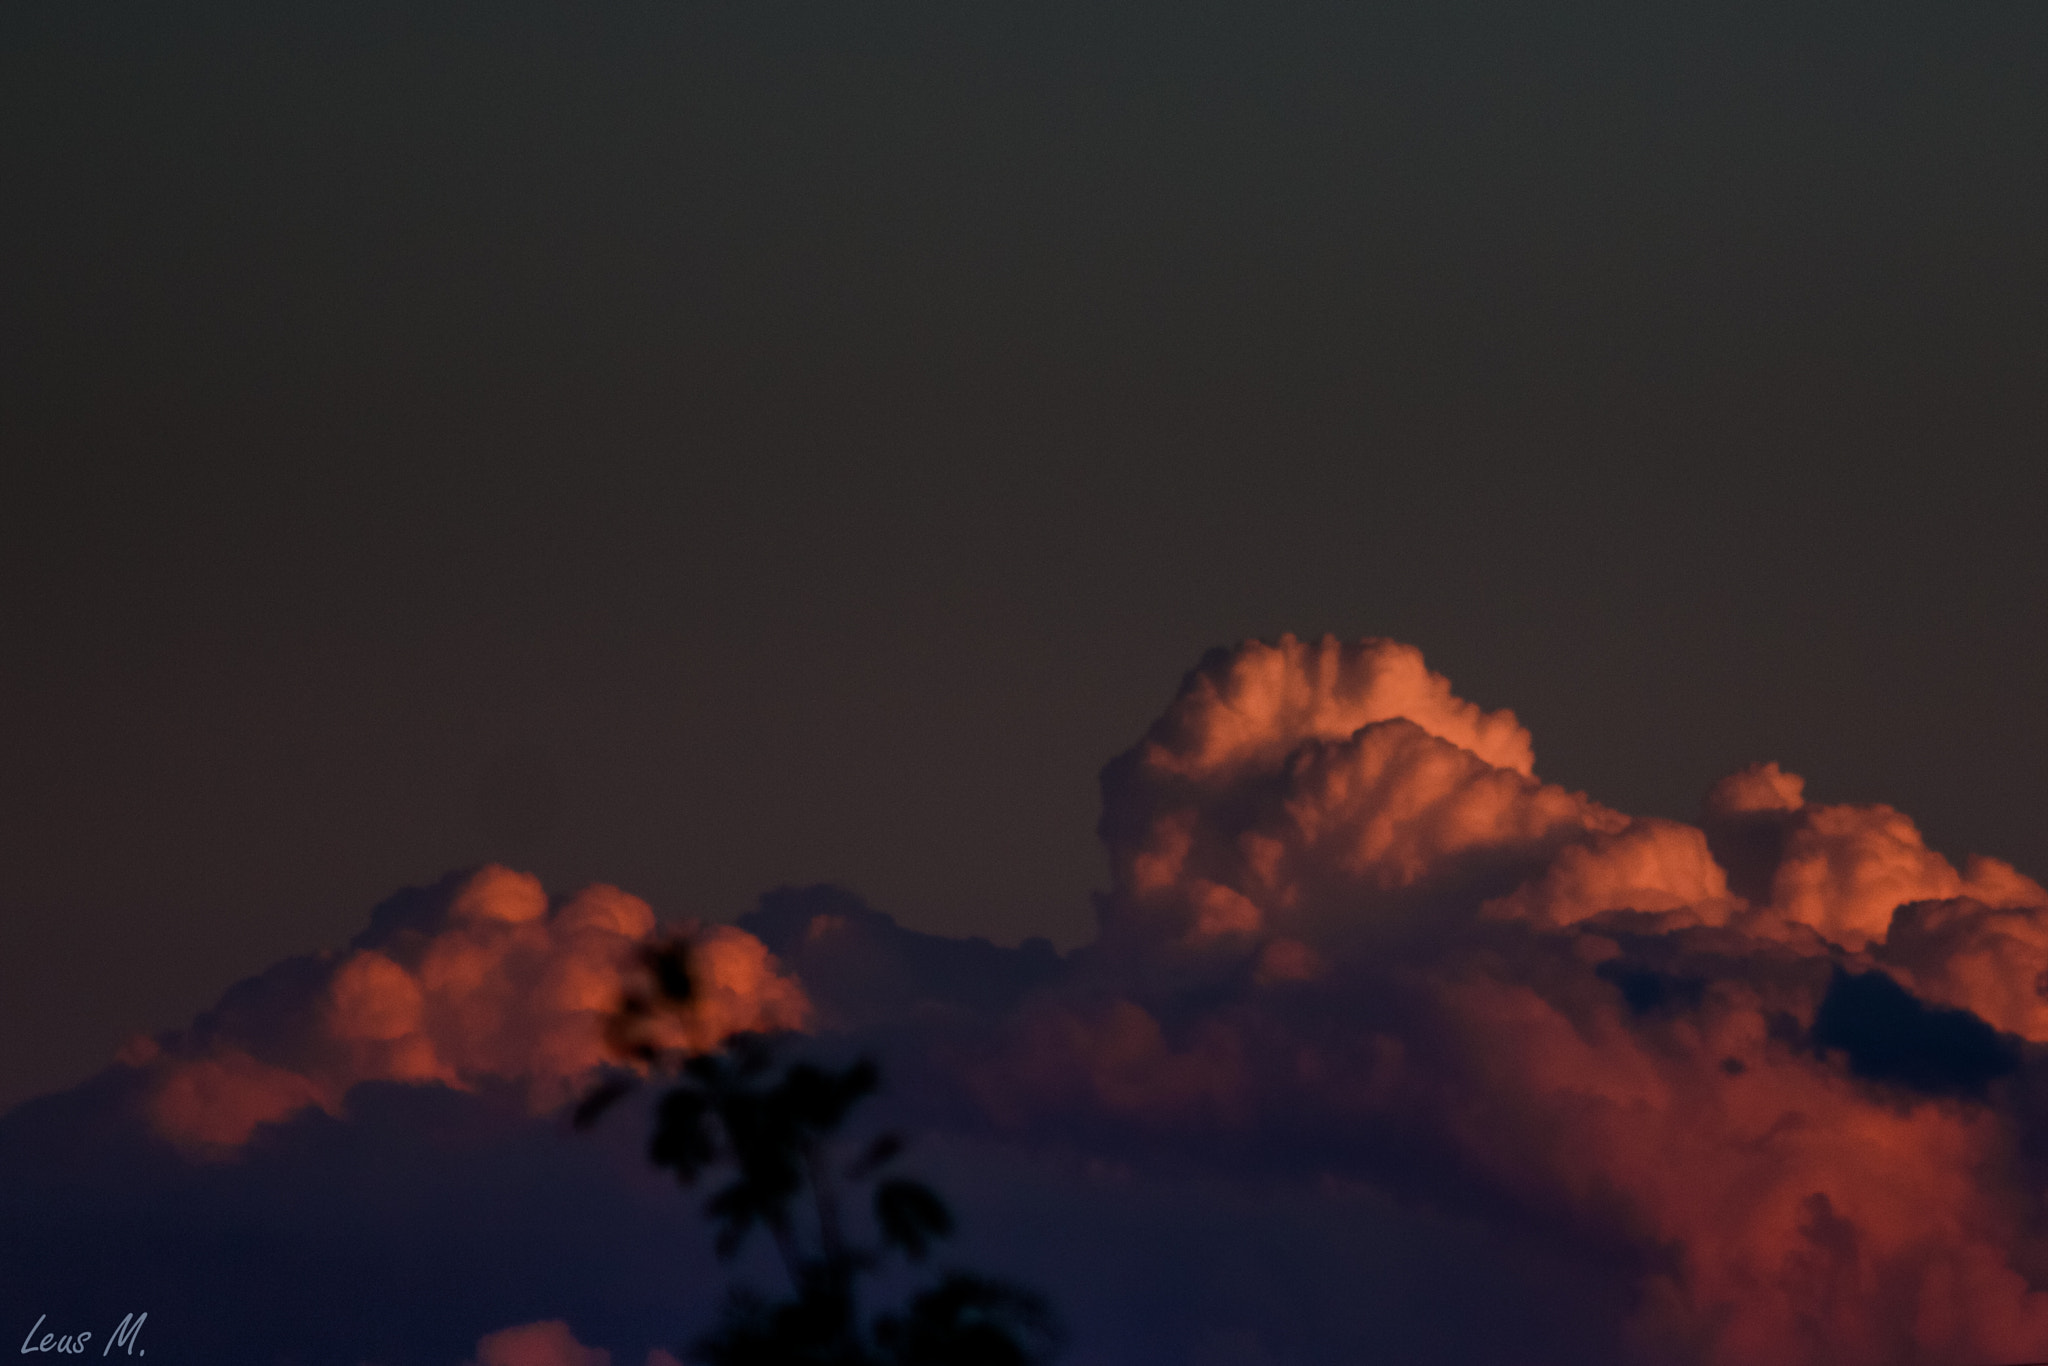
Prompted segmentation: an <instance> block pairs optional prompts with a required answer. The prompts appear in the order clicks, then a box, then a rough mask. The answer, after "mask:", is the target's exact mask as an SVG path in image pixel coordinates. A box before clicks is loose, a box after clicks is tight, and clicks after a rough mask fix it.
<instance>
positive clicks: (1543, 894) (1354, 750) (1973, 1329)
mask: <svg viewBox="0 0 2048 1366" xmlns="http://www.w3.org/2000/svg"><path fill="white" fill-rule="evenodd" d="M1103 789H1104V791H1103V796H1104V810H1103V817H1102V833H1103V836H1104V838H1105V840H1106V841H1107V843H1108V845H1109V853H1110V859H1111V868H1112V873H1113V882H1112V886H1111V887H1110V889H1109V891H1108V892H1107V893H1106V895H1105V896H1104V897H1103V899H1102V901H1101V908H1100V909H1101V921H1102V934H1101V940H1100V942H1099V943H1098V945H1097V946H1095V948H1093V949H1092V950H1089V951H1087V952H1086V953H1084V954H1082V955H1079V960H1080V961H1079V962H1078V963H1077V971H1076V973H1075V974H1074V980H1073V981H1072V982H1071V983H1069V984H1068V986H1067V988H1066V989H1065V990H1064V991H1061V992H1058V993H1055V994H1052V995H1050V996H1046V997H1042V998H1041V999H1039V1000H1038V1001H1037V1002H1036V1003H1035V1004H1034V1005H1032V1006H1031V1007H1029V1008H1028V1009H1027V1010H1026V1012H1025V1013H1024V1015H1023V1016H1022V1017H1021V1018H1020V1019H1019V1020H1018V1021H1017V1022H1016V1024H1015V1025H1014V1027H1013V1028H1012V1030H1011V1031H1010V1034H1009V1042H1008V1044H1007V1045H1006V1046H1005V1047H1004V1048H1003V1049H1000V1050H998V1051H996V1052H994V1053H992V1054H991V1055H990V1057H989V1058H988V1059H987V1060H986V1061H985V1062H984V1065H983V1068H982V1071H981V1073H980V1075H979V1078H978V1081H979V1086H980V1093H981V1095H982V1096H983V1097H984V1100H985V1102H986V1104H987V1106H988V1108H989V1110H990V1112H991V1113H993V1114H994V1115H995V1116H996V1117H997V1119H998V1120H999V1122H1001V1123H1002V1124H1005V1125H1007V1126H1009V1127H1010V1128H1011V1130H1012V1131H1013V1132H1028V1131H1030V1130H1032V1129H1033V1128H1035V1127H1040V1126H1045V1125H1047V1124H1050V1123H1056V1122H1061V1121H1064V1122H1065V1123H1067V1124H1069V1125H1073V1126H1081V1127H1082V1128H1083V1129H1084V1130H1085V1132H1088V1133H1090V1134H1092V1135H1094V1136H1095V1141H1098V1142H1104V1143H1117V1142H1121V1143H1124V1144H1126V1145H1130V1146H1135V1145H1138V1144H1151V1145H1155V1146H1156V1145H1162V1144H1163V1145H1167V1146H1169V1147H1177V1148H1179V1149H1181V1150H1183V1151H1184V1152H1186V1153H1187V1154H1189V1155H1191V1156H1198V1157H1202V1158H1205V1159H1207V1160H1211V1161H1218V1162H1231V1163H1240V1164H1241V1163H1245V1162H1252V1163H1255V1164H1256V1163H1266V1164H1271V1165H1276V1166H1279V1165H1290V1166H1295V1167H1298V1166H1300V1165H1301V1164H1310V1165H1313V1166H1315V1167H1318V1168H1321V1169H1323V1170H1325V1171H1326V1172H1327V1171H1334V1172H1340V1173H1345V1174H1349V1175H1352V1176H1356V1177H1360V1178H1363V1179H1365V1180H1367V1181H1370V1182H1373V1183H1375V1184H1377V1185H1380V1186H1381V1187H1383V1188H1386V1189H1390V1190H1395V1191H1400V1192H1404V1193H1408V1194H1410V1195H1414V1196H1418V1197H1420V1198H1421V1199H1423V1200H1425V1201H1429V1202H1436V1203H1438V1204H1448V1205H1454V1206H1456V1207H1458V1208H1462V1209H1467V1210H1477V1211H1480V1212H1481V1213H1482V1215H1483V1216H1484V1217H1486V1218H1488V1219H1492V1220H1497V1221H1500V1222H1501V1223H1503V1224H1512V1225H1515V1226H1518V1227H1539V1228H1543V1229H1547V1230H1549V1233H1548V1234H1547V1235H1546V1236H1549V1237H1553V1238H1555V1239H1558V1240H1560V1242H1561V1244H1563V1245H1569V1246H1572V1247H1575V1248H1578V1249H1581V1250H1587V1251H1591V1252H1601V1253H1602V1254H1603V1255H1608V1256H1613V1257H1619V1258H1622V1259H1624V1260H1625V1261H1626V1262H1627V1264H1628V1265H1630V1266H1632V1267H1634V1268H1635V1270H1634V1273H1633V1274H1634V1277H1635V1281H1636V1284H1637V1289H1638V1308H1637V1309H1636V1311H1635V1313H1634V1315H1633V1317H1632V1318H1631V1319H1630V1321H1629V1322H1628V1324H1627V1325H1626V1327H1625V1330H1624V1340H1625V1342H1626V1343H1628V1344H1629V1345H1630V1346H1629V1350H1630V1351H1631V1353H1632V1354H1633V1355H1636V1356H1639V1357H1640V1359H1642V1360H1644V1361H1654V1362H1664V1361H1702V1362H1712V1363H1728V1364H1729V1366H1734V1363H1745V1364H1746V1366H1772V1364H1774V1363H1785V1364H1786V1366H1791V1364H1792V1363H1811V1366H1824V1364H1825V1363H1834V1362H1860V1361H1868V1362H1880V1361H1883V1362H1907V1361H1912V1362H1928V1363H1934V1362H1954V1363H1958V1366H1964V1364H1966V1363H1973V1362H1978V1363H1990V1362H1997V1361H2010V1360H2026V1359H2035V1358H2038V1357H2039V1356H2041V1355H2043V1354H2044V1353H2048V1294H2044V1293H2043V1292H2042V1290H2040V1289H2037V1288H2036V1287H2037V1286H2042V1285H2048V1241H2044V1239H2043V1238H2042V1236H2041V1235H2042V1231H2043V1226H2042V1222H2041V1218H2040V1215H2041V1211H2040V1208H2039V1201H2038V1196H2037V1194H2036V1193H2037V1191H2038V1190H2039V1189H2040V1180H2039V1175H2038V1173H2037V1172H2036V1171H2035V1170H2034V1165H2033V1164H2034V1163H2035V1162H2036V1161H2037V1160H2038V1155H2039V1153H2040V1152H2041V1151H2042V1148H2041V1140H2042V1139H2043V1138H2048V1134H2044V1133H2043V1132H2042V1131H2041V1128H2040V1125H2039V1121H2038V1119H2037V1118H2036V1114H2037V1111H2038V1102H2033V1101H2030V1100H2029V1096H2030V1095H2038V1094H2039V1089H2038V1087H2037V1086H2035V1085H2034V1082H2033V1078H2034V1076H2035V1075H2036V1073H2037V1071H2038V1065H2037V1063H2036V1053H2035V1052H2034V1050H2033V1049H2032V1048H2031V1047H2030V1045H2031V1044H2033V1043H2035V1042H2040V1041H2043V1040H2048V1034H2044V1030H2048V894H2044V893H2043V891H2042V889H2041V887H2040V886H2038V885H2037V884H2035V883H2034V882H2032V881H2030V880H2028V879H2027V878H2025V877H2023V876H2021V875H2020V874H2018V873H2017V872H2015V871H2014V870H2013V869H2012V868H2010V867H2009V866H2007V865H2005V864H2002V863H1998V862H1995V861H1992V860H1988V859H1972V860H1970V861H1969V863H1968V864H1967V865H1966V866H1965V867H1964V868H1963V869H1962V870H1960V871H1959V870H1958V869H1956V868H1955V867H1953V866H1952V865H1951V864H1950V863H1949V862H1948V861H1947V860H1946V859H1944V858H1943V857H1942V856H1941V855H1939V854H1937V853H1936V852H1934V851H1933V850H1930V849H1928V848H1927V847H1926V846H1925V845H1924V844H1923V843H1922V841H1921V838H1920V835H1919V832H1918V831H1917V830H1916V829H1915V828H1914V826H1913V824H1912V822H1911V821H1909V820H1908V819H1907V818H1906V817H1904V816H1902V815H1901V814H1899V813H1898V812H1896V811H1894V810H1892V809H1890V808H1888V807H1883V806H1845V805H1816V804H1812V803H1808V802H1806V801H1805V800H1804V796H1803V784H1802V782H1801V780H1800V779H1799V778H1797V777H1795V776H1793V775H1791V774H1788V773H1784V772H1781V771H1780V770H1779V769H1778V768H1777V767H1776V766H1775V765H1771V764H1764V765H1760V766H1756V767H1752V768H1750V769H1747V770H1745V771H1743V772H1741V773H1738V774H1735V775H1734V776H1732V777H1730V778H1728V779H1726V780H1724V781H1722V782H1721V783H1719V784H1718V785H1716V786H1715V787H1714V789H1713V790H1712V792H1711V793H1710V794H1709V795H1708V798H1707V801H1706V807H1705V812H1704V816H1703V820H1702V823H1701V825H1699V826H1697V827H1695V826H1690V825H1684V824H1679V823H1675V822H1671V821H1666V820H1656V819H1638V818H1631V817H1628V816H1626V815H1623V814H1622V813H1620V812H1617V811H1614V810H1612V809H1609V808H1607V807H1604V806H1601V805H1600V804H1598V803H1597V802H1594V801H1592V800H1589V799H1588V798H1587V797H1585V796H1582V795H1580V794H1577V793H1573V792H1568V791H1565V790H1564V789H1562V788H1559V787H1556V786H1553V785H1550V784H1546V783H1544V782H1542V781H1540V780H1539V779H1538V778H1537V777H1536V776H1535V771H1534V762H1533V757H1532V750H1531V746H1530V739H1529V735H1528V733H1527V732H1526V731H1525V730H1524V729H1523V728H1522V727H1521V726H1520V725H1519V724H1517V722H1516V720H1515V718H1514V717H1513V715H1512V714H1510V713H1508V712H1504V711H1502V712H1486V711H1483V710H1481V709H1480V708H1478V707H1475V706H1473V705H1471V704H1470V703H1467V702H1463V701H1460V700H1458V699H1457V698H1456V697H1454V696H1453V695H1452V693H1451V691H1450V686H1449V684H1448V683H1447V682H1446V681H1445V680H1444V679H1443V678H1441V677H1438V676H1437V675H1434V674H1431V673H1430V672H1429V671H1428V670H1427V669H1426V668H1425V667H1424V664H1423V660H1422V657H1421V656H1420V654H1419V653H1418V652H1417V651H1415V650H1414V649H1412V648H1410V647H1408V646H1406V645H1401V644H1397V643H1393V642H1389V641H1365V642H1362V643H1357V644H1345V643H1339V642H1337V641H1334V640H1328V639H1326V640H1322V641H1320V642H1304V641H1299V640H1294V639H1291V638H1284V639H1282V640H1280V641H1279V642H1278V643H1276V644H1252V645H1247V646H1245V647H1243V648H1241V649H1238V650H1235V651H1232V652H1227V653H1218V654H1215V655H1212V656H1211V657H1210V658H1209V659H1207V660H1205V661H1204V662H1203V663H1202V665H1201V666H1200V667H1199V668H1198V669H1197V670H1196V671H1195V672H1194V673H1193V674H1191V675H1190V676H1189V678H1188V680H1187V682H1186V684H1185V685H1184V687H1183V688H1182V691H1181V694H1180V696H1179V698H1178V699H1177V700H1176V701H1175V702H1174V704H1173V705H1172V707H1171V708H1170V709H1169V710H1168V712H1167V713H1166V715H1165V716H1164V718H1162V719H1161V720H1160V721H1159V722H1158V723H1157V724H1156V725H1155V726H1154V727H1153V728H1152V730H1151V732H1150V733H1149V734H1148V735H1147V736H1146V737H1145V738H1144V740H1143V741H1142V742H1141V743H1140V744H1139V745H1138V746H1137V747H1136V748H1134V749H1132V750H1131V751H1130V752H1128V753H1126V754H1125V755H1123V756H1122V757H1121V758H1119V759H1118V760H1117V761H1116V762H1115V763H1113V764H1112V765H1111V766H1110V767H1109V769H1108V770H1107V771H1106V773H1105V775H1104V782H1103Z"/></svg>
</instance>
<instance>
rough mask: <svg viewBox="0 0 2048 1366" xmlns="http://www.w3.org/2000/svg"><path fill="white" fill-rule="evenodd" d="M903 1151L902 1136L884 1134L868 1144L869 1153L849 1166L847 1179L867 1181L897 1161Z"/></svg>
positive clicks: (862, 1155) (863, 1154)
mask: <svg viewBox="0 0 2048 1366" xmlns="http://www.w3.org/2000/svg"><path fill="white" fill-rule="evenodd" d="M902 1151H903V1139H902V1137H901V1136H900V1135H898V1134H883V1135H881V1136H880V1137H878V1138H877V1139H875V1141H874V1142H872V1143H870V1144H868V1148H867V1151H866V1152H864V1153H862V1154H861V1155H860V1156H859V1158H857V1159H855V1160H854V1161H853V1162H852V1163H851V1164H849V1165H848V1166H847V1168H846V1175H847V1178H848V1179H849V1180H853V1181H865V1180H867V1179H868V1178H869V1177H870V1176H873V1175H874V1174H875V1173H876V1172H878V1171H880V1170H881V1169H882V1168H884V1167H886V1166H888V1165H889V1164H890V1163H891V1162H893V1161H895V1160H896V1156H897V1154H899V1153H901V1152H902Z"/></svg>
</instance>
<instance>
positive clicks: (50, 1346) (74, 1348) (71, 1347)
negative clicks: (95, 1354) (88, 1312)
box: [15, 1314, 149, 1356]
mask: <svg viewBox="0 0 2048 1366" xmlns="http://www.w3.org/2000/svg"><path fill="white" fill-rule="evenodd" d="M48 1317H50V1316H49V1315H48V1314H43V1315H39V1316H38V1317H37V1319H36V1326H35V1328H31V1329H29V1330H28V1336H27V1337H25V1338H23V1339H22V1340H21V1354H22V1355H23V1356H27V1355H28V1354H29V1353H30V1352H68V1353H70V1354H71V1355H73V1356H83V1355H84V1354H85V1349H86V1346H87V1344H89V1343H90V1342H91V1341H92V1334H91V1333H89V1332H88V1333H66V1334H64V1335H63V1336H61V1337H60V1336H58V1335H57V1334H55V1333H45V1334H43V1340H42V1341H41V1342H36V1328H40V1327H42V1326H43V1320H44V1319H46V1318H48ZM148 1317H149V1315H147V1314H127V1315H123V1316H122V1319H121V1326H120V1327H118V1328H116V1329H115V1330H114V1331H113V1332H112V1333H111V1334H109V1335H108V1336H107V1344H106V1346H104V1347H102V1348H100V1355H101V1356H105V1355H106V1354H107V1353H109V1352H111V1351H113V1350H114V1349H115V1348H116V1347H125V1348H127V1349H128V1355H130V1356H147V1355H149V1353H148V1351H147V1349H144V1348H139V1347H137V1346H136V1345H135V1335H136V1334H138V1333H140V1332H141V1331H142V1321H143V1320H144V1319H146V1318H148ZM15 1321H16V1322H17V1323H18V1322H20V1320H19V1319H17V1320H15ZM30 1343H35V1345H34V1346H33V1347H31V1346H30V1345H29V1344H30Z"/></svg>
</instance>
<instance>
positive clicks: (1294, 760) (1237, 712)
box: [1101, 637, 1628, 961]
mask: <svg viewBox="0 0 2048 1366" xmlns="http://www.w3.org/2000/svg"><path fill="white" fill-rule="evenodd" d="M1534 762H1535V761H1534V758H1533V755H1532V752H1531V749H1530V744H1529V735H1528V732H1527V731H1525V730H1523V729H1522V727H1521V726H1520V725H1519V724H1518V723H1517V722H1516V721H1515V718H1514V716H1513V714H1512V713H1509V712H1504V711H1502V712H1491V713H1489V712H1484V711H1482V710H1481V709H1480V708H1478V707H1477V706H1474V705H1473V704H1471V703H1469V702H1464V701H1461V700H1460V699H1458V698H1456V697H1454V696H1453V695H1452V694H1451V691H1450V684H1449V682H1448V681H1447V680H1445V679H1444V678H1443V677H1441V676H1440V675H1437V674H1433V673H1431V672H1429V670H1428V669H1426V668H1425V667H1424V665H1423V662H1422V656H1421V654H1420V652H1418V651H1416V650H1415V649H1414V648H1412V647H1410V646H1407V645H1401V644H1397V643H1395V642H1392V641H1379V640H1374V641H1365V642H1363V643H1361V644H1359V645H1355V646H1348V645H1342V644H1340V643H1338V642H1337V641H1335V640H1330V639H1325V640H1323V641H1320V642H1317V643H1314V644H1309V643H1304V642H1301V641H1297V640H1295V639H1293V638H1292V637H1285V638H1283V639H1282V640H1281V641H1280V642H1279V643H1278V644H1277V645H1265V644H1254V645H1248V646H1245V647H1244V648H1243V649H1241V650H1239V651H1237V652H1235V653H1217V654H1212V655H1211V656H1210V657H1209V658H1208V659H1206V660H1204V661H1203V663H1202V665H1201V667H1199V668H1198V669H1196V670H1195V671H1194V672H1193V673H1192V674H1190V675H1189V676H1188V679H1187V681H1186V682H1185V683H1184V684H1183V686H1182V689H1181V695H1180V697H1179V698H1178V699H1177V700H1176V701H1175V702H1174V704H1173V706H1172V707H1171V708H1169V709H1168V711H1167V713H1166V715H1165V716H1164V717H1162V718H1161V719H1160V720H1159V722H1158V723H1157V724H1155V725H1154V726H1153V727H1152V730H1151V732H1150V733H1149V734H1148V735H1147V736H1146V737H1145V739H1144V740H1143V741H1142V742H1141V743H1140V744H1139V745H1138V746H1137V748H1135V749H1133V750H1131V751H1130V752H1129V753H1127V754H1125V755H1124V756H1122V757H1121V758H1120V759H1118V760H1117V761H1116V762H1114V763H1113V764H1111V765H1110V766H1109V768H1108V769H1107V770H1106V771H1105V772H1104V774H1103V816H1102V827H1101V828H1102V834H1103V837H1104V839H1105V840H1106V841H1107V842H1108V844H1109V853H1110V862H1111V872H1112V879H1113V881H1112V886H1111V889H1110V891H1109V893H1108V895H1107V897H1106V899H1105V902H1104V909H1103V917H1102V919H1103V938H1104V946H1105V948H1107V949H1109V950H1110V951H1112V952H1121V953H1123V954H1124V955H1125V956H1126V959H1127V960H1128V961H1142V960H1147V959H1152V958H1156V957H1158V956H1160V955H1161V954H1165V955H1167V956H1169V957H1171V956H1172V955H1173V954H1174V953H1175V952H1176V951H1182V950H1194V951H1197V952H1200V951H1202V950H1204V949H1206V948H1211V947H1215V946H1219V945H1220V946H1232V945H1242V944H1244V943H1247V942H1251V941H1255V940H1259V939H1262V938H1264V937H1266V936H1269V935H1275V934H1278V935H1283V936H1287V937H1289V938H1292V939H1294V940H1298V941H1303V942H1307V943H1309V944H1315V943H1317V942H1319V941H1335V940H1340V939H1341V940H1346V941H1349V940H1352V939H1356V938H1357V937H1359V936H1360V935H1365V936H1367V937H1372V936H1373V935H1374V932H1375V931H1379V930H1383V929H1385V928H1389V927H1396V926H1398V925H1399V924H1401V923H1402V921H1403V913H1404V911H1405V910H1406V909H1407V908H1412V907H1413V906H1415V905H1416V904H1417V903H1418V901H1419V900H1421V899H1425V898H1427V899H1439V898H1441V897H1442V896H1444V895H1447V894H1455V893H1459V892H1466V891H1472V890H1475V889H1494V890H1499V891H1505V890H1507V889H1508V888H1509V887H1512V886H1513V885H1514V884H1515V883H1516V882H1517V881H1519V880H1520V878H1521V877H1522V876H1523V875H1525V874H1526V873H1527V872H1528V871H1530V870H1531V869H1533V868H1535V867H1537V866H1539V865H1540V864H1541V863H1542V861H1544V860H1545V859H1547V858H1548V857H1549V855H1550V854H1551V853H1552V852H1553V851H1554V850H1555V849H1556V848H1557V847H1558V846H1559V845H1560V844H1562V843H1564V842H1565V841H1568V840H1571V839H1573V838H1577V837H1581V836H1584V835H1586V834H1588V833H1591V832H1619V831H1621V830H1622V829H1624V828H1625V827H1626V826H1627V824H1628V822H1627V818H1626V817H1624V816H1622V815H1620V814H1619V813H1617V812H1613V811H1609V810H1607V809H1606V808H1603V807H1601V806H1599V805H1597V804H1596V803H1594V802H1591V801H1589V800H1588V799H1586V798H1585V797H1583V796H1580V795H1578V794H1576V793H1572V792H1567V791H1565V790H1564V789H1562V788H1559V787H1554V786H1550V785H1548V784H1545V783H1542V782H1539V781H1538V780H1537V779H1536V778H1535V777H1534V776H1533V768H1534ZM1447 879H1448V880H1449V881H1447ZM1452 882H1455V883H1456V886H1452V885H1450V884H1451V883H1452Z"/></svg>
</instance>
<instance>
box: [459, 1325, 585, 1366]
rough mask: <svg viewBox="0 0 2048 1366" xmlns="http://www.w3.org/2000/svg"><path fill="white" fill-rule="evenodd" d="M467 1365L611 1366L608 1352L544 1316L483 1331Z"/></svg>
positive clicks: (565, 1326) (566, 1326)
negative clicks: (539, 1319) (577, 1338)
mask: <svg viewBox="0 0 2048 1366" xmlns="http://www.w3.org/2000/svg"><path fill="white" fill-rule="evenodd" d="M467 1366H612V1354H611V1353H610V1352H607V1351H605V1350H604V1349H603V1348H601V1347H585V1346H584V1345H583V1344H582V1343H580V1342H578V1341H576V1337H575V1334H573V1333H571V1332H570V1331H569V1325H568V1324H566V1323H564V1322H563V1321H562V1320H560V1319H546V1320H543V1321H542V1322H540V1323H522V1324H520V1325H518V1326H517V1327H514V1328H500V1329H499V1330H498V1331H497V1332H495V1333H487V1334H485V1335H484V1336H483V1337H482V1338H480V1339H478V1340H477V1344H476V1360H475V1361H474V1362H470V1363H467Z"/></svg>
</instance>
